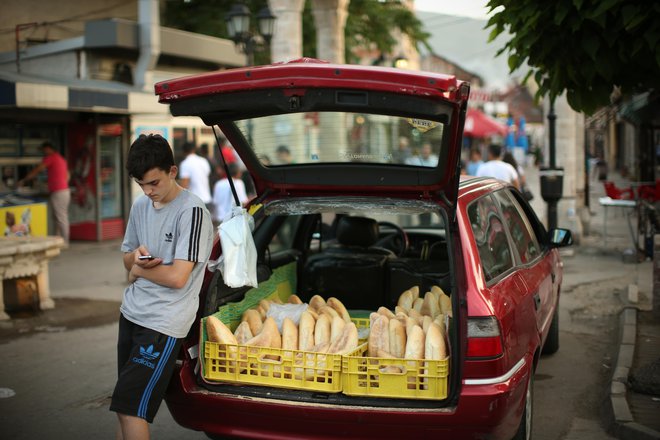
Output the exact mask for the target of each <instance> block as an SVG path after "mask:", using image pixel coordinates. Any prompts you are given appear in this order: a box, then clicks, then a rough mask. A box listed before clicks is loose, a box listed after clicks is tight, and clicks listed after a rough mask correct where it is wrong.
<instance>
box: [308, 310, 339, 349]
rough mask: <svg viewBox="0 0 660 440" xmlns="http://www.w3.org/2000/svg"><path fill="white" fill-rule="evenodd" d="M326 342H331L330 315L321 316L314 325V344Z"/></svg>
mask: <svg viewBox="0 0 660 440" xmlns="http://www.w3.org/2000/svg"><path fill="white" fill-rule="evenodd" d="M337 318H339V317H337ZM340 319H341V318H340ZM324 342H330V318H329V317H328V315H321V316H319V319H317V320H316V324H315V326H314V345H319V344H322V343H324Z"/></svg>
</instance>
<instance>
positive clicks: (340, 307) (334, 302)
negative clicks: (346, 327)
mask: <svg viewBox="0 0 660 440" xmlns="http://www.w3.org/2000/svg"><path fill="white" fill-rule="evenodd" d="M326 304H327V305H328V306H330V307H331V308H333V309H334V310H335V311H336V312H337V314H338V315H339V317H340V318H342V319H343V320H344V321H346V322H351V315H349V314H348V310H346V307H344V304H343V303H342V302H341V301H339V300H338V299H337V298H334V297H331V298H328V301H327V303H326Z"/></svg>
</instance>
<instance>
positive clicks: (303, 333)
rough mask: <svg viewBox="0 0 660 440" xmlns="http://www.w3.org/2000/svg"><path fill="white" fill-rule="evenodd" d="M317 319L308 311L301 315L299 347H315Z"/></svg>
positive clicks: (302, 348)
mask: <svg viewBox="0 0 660 440" xmlns="http://www.w3.org/2000/svg"><path fill="white" fill-rule="evenodd" d="M315 321H316V320H315V319H314V317H313V316H312V314H311V313H309V312H308V311H305V312H303V313H302V314H301V315H300V322H299V324H298V349H299V350H311V349H312V347H314V326H315V323H316V322H315Z"/></svg>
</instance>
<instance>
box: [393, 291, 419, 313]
mask: <svg viewBox="0 0 660 440" xmlns="http://www.w3.org/2000/svg"><path fill="white" fill-rule="evenodd" d="M414 301H415V299H414V298H413V294H412V292H411V291H410V290H406V291H405V292H403V293H402V294H401V295H400V296H399V301H398V302H397V304H396V305H397V306H399V307H401V308H402V309H404V310H405V311H408V310H410V309H412V306H413V302H414Z"/></svg>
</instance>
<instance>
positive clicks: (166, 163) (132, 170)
mask: <svg viewBox="0 0 660 440" xmlns="http://www.w3.org/2000/svg"><path fill="white" fill-rule="evenodd" d="M173 166H174V154H173V153H172V148H170V144H169V143H168V142H167V140H166V139H165V138H163V137H162V136H161V135H159V134H148V135H144V134H141V135H140V137H138V138H137V139H136V140H135V141H134V142H133V144H132V145H131V148H130V150H128V158H127V159H126V171H128V175H129V176H130V177H132V178H134V179H138V180H141V179H142V177H144V175H145V174H146V173H147V171H149V170H150V169H152V168H158V169H160V170H163V171H165V172H169V171H170V169H171V168H172V167H173Z"/></svg>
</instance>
